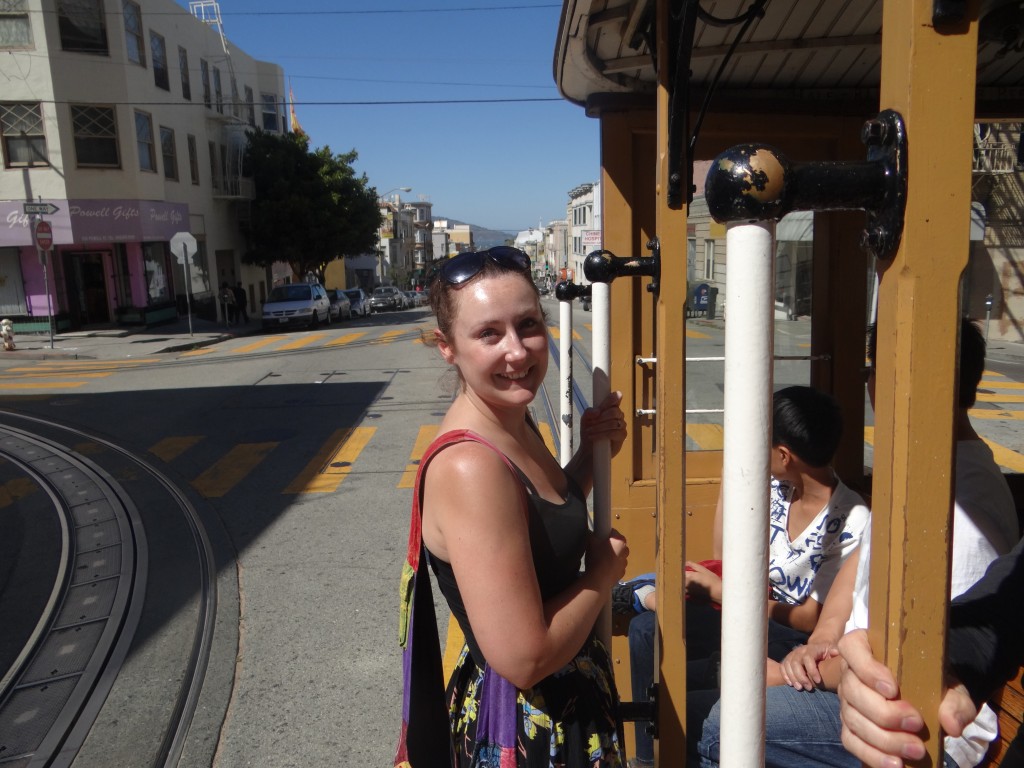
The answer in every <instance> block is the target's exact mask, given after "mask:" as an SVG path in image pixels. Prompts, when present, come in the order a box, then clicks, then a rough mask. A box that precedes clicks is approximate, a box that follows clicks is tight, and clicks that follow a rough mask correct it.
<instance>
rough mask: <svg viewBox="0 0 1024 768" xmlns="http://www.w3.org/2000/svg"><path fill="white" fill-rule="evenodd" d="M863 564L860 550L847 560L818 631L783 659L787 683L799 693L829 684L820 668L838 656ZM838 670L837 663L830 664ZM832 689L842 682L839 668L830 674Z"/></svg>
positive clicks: (812, 633) (830, 590) (822, 609)
mask: <svg viewBox="0 0 1024 768" xmlns="http://www.w3.org/2000/svg"><path fill="white" fill-rule="evenodd" d="M859 561H860V548H859V547H858V548H857V549H855V550H854V551H853V553H852V554H851V555H850V556H849V557H847V558H846V561H845V562H844V563H843V565H842V566H841V567H840V569H839V573H838V574H836V578H835V580H834V581H833V582H832V587H831V589H829V592H828V596H827V597H826V598H825V604H824V605H823V606H822V608H821V613H820V615H819V616H818V622H817V624H815V626H814V631H812V632H811V636H810V637H809V638H807V645H804V646H800V647H799V648H796V649H795V650H794V651H793V652H792V653H790V654H789V655H788V656H787V657H786V658H785V659H783V660H782V665H781V666H782V675H783V677H784V678H785V681H786V682H787V683H788V684H789V685H791V686H793V687H794V688H796V689H797V690H798V691H799V690H805V689H806V690H810V689H811V688H812V687H814V686H823V685H825V680H824V678H823V677H822V675H821V672H820V671H819V665H821V664H822V663H825V662H826V661H827V660H828V659H830V658H832V657H834V656H836V655H837V653H838V651H837V650H836V647H837V644H838V643H839V639H840V638H841V637H842V636H843V633H844V632H845V631H846V622H847V621H848V620H849V618H850V613H851V611H852V610H853V587H854V583H855V582H856V580H857V563H858V562H859ZM829 666H833V667H834V662H833V663H828V664H826V668H827V667H829ZM830 678H831V682H832V685H831V687H830V689H831V690H835V685H836V684H837V683H838V667H834V670H833V674H831V675H830Z"/></svg>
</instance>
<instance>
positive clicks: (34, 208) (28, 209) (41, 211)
mask: <svg viewBox="0 0 1024 768" xmlns="http://www.w3.org/2000/svg"><path fill="white" fill-rule="evenodd" d="M23 205H24V209H25V215H26V216H29V215H31V214H37V215H40V216H53V214H55V213H56V212H57V211H59V210H60V208H58V207H57V206H56V205H54V204H53V203H24V204H23Z"/></svg>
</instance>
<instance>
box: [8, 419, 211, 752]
mask: <svg viewBox="0 0 1024 768" xmlns="http://www.w3.org/2000/svg"><path fill="white" fill-rule="evenodd" d="M15 425H17V426H15ZM69 439H70V440H69ZM82 440H86V441H88V442H87V443H86V445H89V446H90V447H91V448H92V450H90V451H89V452H90V453H91V454H92V458H86V457H85V456H83V455H82V453H81V452H80V451H75V450H71V449H69V448H67V447H66V445H65V443H67V442H69V441H75V442H80V441H82ZM0 456H3V458H4V459H6V460H7V461H8V462H10V463H11V464H12V465H14V466H17V467H18V469H19V470H20V471H21V472H22V473H24V475H25V476H27V477H30V478H31V480H32V482H33V483H34V484H35V485H36V486H37V487H38V488H40V489H42V490H43V491H44V492H45V493H46V494H47V495H48V496H49V500H50V503H51V505H52V510H53V512H54V514H55V515H56V516H57V518H58V519H59V520H60V530H61V532H62V533H61V539H62V546H61V557H60V558H59V562H60V566H59V568H58V569H57V572H56V573H53V574H52V577H53V584H54V586H53V590H52V593H51V596H50V600H49V601H48V603H47V605H46V608H45V610H43V611H42V614H41V616H40V618H39V621H38V624H37V625H36V628H35V630H34V631H33V632H32V634H31V638H30V640H29V642H27V643H26V644H25V647H24V648H23V650H22V652H21V653H20V654H19V655H18V658H17V659H16V660H15V662H14V664H12V665H11V668H10V669H9V670H7V671H6V674H4V677H3V678H2V680H0V683H2V686H0V766H3V765H5V764H17V765H32V766H37V765H38V766H69V765H72V764H73V763H74V761H75V758H76V756H77V755H78V753H79V751H80V750H81V748H82V746H83V744H85V742H86V739H87V737H88V735H89V732H90V730H91V729H92V728H93V726H94V724H95V722H96V720H97V718H98V717H99V716H100V713H101V711H102V709H103V707H104V705H105V703H107V701H108V696H110V694H111V691H112V689H113V688H114V686H115V684H116V683H117V680H118V676H119V674H121V672H122V670H123V668H124V666H125V662H126V659H127V658H128V656H129V652H130V651H134V649H133V642H134V641H135V640H136V633H137V630H139V627H140V623H143V624H144V625H146V626H147V631H149V630H150V629H151V627H150V626H149V625H150V624H152V623H153V622H152V619H150V621H149V622H146V621H144V612H146V611H147V610H149V609H150V606H147V604H146V600H145V599H144V598H145V597H146V595H147V587H150V588H151V594H157V593H159V592H160V591H161V590H162V589H163V582H164V580H168V579H179V580H180V579H183V578H185V577H184V576H183V574H182V573H180V572H176V573H172V572H171V571H170V570H169V569H168V568H167V567H166V566H165V565H162V564H161V565H155V563H154V558H152V557H151V553H150V550H149V546H148V539H147V533H146V531H147V525H149V526H152V527H153V528H154V529H158V537H159V538H161V539H163V540H164V541H163V543H164V544H167V543H168V541H166V539H167V538H168V537H170V541H171V542H173V543H174V544H178V545H180V542H182V541H184V540H187V539H191V543H192V546H193V548H194V551H192V552H190V553H186V557H185V558H184V559H185V560H187V562H188V570H189V571H190V573H189V574H188V575H187V579H186V580H191V581H193V582H194V591H195V595H194V601H193V604H194V610H193V611H188V612H181V611H179V613H188V614H189V615H190V616H192V615H194V617H195V624H194V627H192V625H191V624H187V625H186V628H185V629H184V630H183V631H182V633H183V634H185V633H188V632H190V633H191V642H190V643H188V644H186V645H187V646H188V647H187V649H183V651H182V657H181V659H180V663H179V665H178V667H177V668H176V670H177V672H176V676H175V679H176V680H177V681H178V682H177V685H176V690H175V691H174V694H173V695H172V696H170V701H171V703H170V704H164V703H160V704H159V707H161V708H162V712H161V715H162V717H160V718H157V720H158V722H159V725H158V726H157V727H158V729H159V730H160V731H161V732H160V733H157V734H151V735H152V736H153V742H152V743H153V746H152V747H151V748H150V750H151V751H150V753H149V754H147V755H146V756H145V761H146V764H149V765H153V766H173V765H176V764H177V762H178V759H179V757H180V756H181V753H182V750H183V747H184V742H185V736H186V734H187V731H188V728H189V724H190V723H191V721H192V718H193V715H194V714H195V711H196V707H197V705H198V699H199V693H200V691H201V689H202V685H203V680H204V677H205V674H206V668H207V663H208V659H209V655H210V649H211V644H212V637H213V626H214V619H215V616H216V608H217V593H216V586H215V581H214V574H215V572H216V568H215V561H214V554H213V548H212V546H211V543H210V539H209V537H208V535H207V533H206V530H205V527H204V525H203V523H202V521H201V519H200V518H199V515H198V513H197V511H196V509H195V508H194V507H193V505H192V504H191V502H190V501H189V499H188V498H187V497H186V496H185V495H184V494H183V493H182V492H181V491H180V490H179V489H178V488H177V487H176V486H175V485H174V484H173V483H172V482H171V481H170V480H169V479H168V478H167V477H166V476H164V475H163V474H162V473H160V472H159V471H158V470H157V469H155V468H154V467H152V466H151V465H149V464H148V463H146V462H145V461H143V460H141V459H139V458H138V457H136V456H134V455H133V454H132V453H131V452H130V451H128V450H126V449H124V448H121V447H120V446H117V445H115V444H114V443H112V442H110V441H107V440H104V439H102V438H98V437H97V436H95V435H91V434H87V433H86V432H84V431H81V430H78V429H73V428H69V427H66V426H63V425H60V424H57V423H56V422H52V421H49V420H45V419H40V418H35V417H28V416H24V415H21V414H14V413H12V412H8V411H0ZM115 473H116V475H117V476H119V477H125V478H128V479H127V480H126V481H125V483H124V484H122V483H121V482H119V481H118V480H117V479H115ZM136 499H140V500H142V501H140V502H139V503H137V502H136ZM142 506H145V507H146V509H145V511H143V510H142V509H141V507H142ZM171 515H173V516H174V517H173V522H172V524H173V525H175V526H178V527H179V528H180V529H181V531H180V533H171V534H168V533H167V531H166V530H159V528H160V524H159V522H158V521H160V520H172V518H171V517H169V516H171ZM155 521H156V522H155ZM186 531H187V533H186ZM175 549H178V547H175ZM179 567H180V566H179ZM13 597H14V599H16V598H17V595H14V596H13ZM189 627H191V629H189ZM69 649H70V653H69ZM127 677H128V678H129V682H128V683H126V684H130V678H131V676H130V675H127ZM172 684H173V683H172ZM135 693H136V694H138V691H135ZM154 694H157V692H156V691H145V692H143V695H142V696H141V697H140V696H136V699H139V698H142V699H154V700H159V699H161V696H159V695H154ZM163 700H164V701H166V700H167V698H164V699H163ZM147 703H148V702H147ZM135 706H144V705H139V704H137V703H136V705H135ZM28 711H31V712H32V716H31V717H26V715H25V713H26V712H28ZM43 726H45V727H43ZM143 751H144V750H139V754H136V755H135V757H136V759H138V758H141V757H143V755H142V754H141V753H142V752H143ZM115 762H116V761H115ZM134 764H140V763H139V762H137V761H136V762H135V763H134Z"/></svg>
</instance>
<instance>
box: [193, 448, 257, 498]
mask: <svg viewBox="0 0 1024 768" xmlns="http://www.w3.org/2000/svg"><path fill="white" fill-rule="evenodd" d="M276 446H277V443H242V444H240V445H236V446H235V447H234V448H232V449H231V450H230V451H228V452H227V454H226V455H225V456H224V458H222V459H221V460H220V461H218V462H217V463H216V464H214V465H213V466H212V467H210V468H209V469H208V470H206V471H205V472H203V474H201V475H200V476H199V477H197V478H196V479H195V480H193V481H192V487H193V488H195V489H196V490H197V491H198V492H199V493H200V494H201V495H202V496H203V497H204V498H207V499H219V498H221V497H222V496H224V495H225V494H227V492H228V491H230V490H231V489H232V488H234V487H235V486H236V485H237V484H238V483H239V482H240V481H242V480H243V479H245V477H246V476H247V475H248V474H249V473H250V472H252V471H253V470H254V469H256V467H257V466H259V464H260V462H261V461H263V459H265V458H266V457H267V454H268V453H270V452H271V451H272V450H273V449H274V448H275V447H276Z"/></svg>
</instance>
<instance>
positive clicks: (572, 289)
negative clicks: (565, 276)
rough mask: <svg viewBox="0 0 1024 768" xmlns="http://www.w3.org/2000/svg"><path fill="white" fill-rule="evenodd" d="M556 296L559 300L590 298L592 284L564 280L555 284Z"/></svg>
mask: <svg viewBox="0 0 1024 768" xmlns="http://www.w3.org/2000/svg"><path fill="white" fill-rule="evenodd" d="M555 298H556V299H558V300H559V301H572V300H573V299H589V298H590V285H589V284H587V285H585V284H583V283H574V282H573V281H572V280H562V281H560V282H559V283H557V284H556V285H555Z"/></svg>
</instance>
